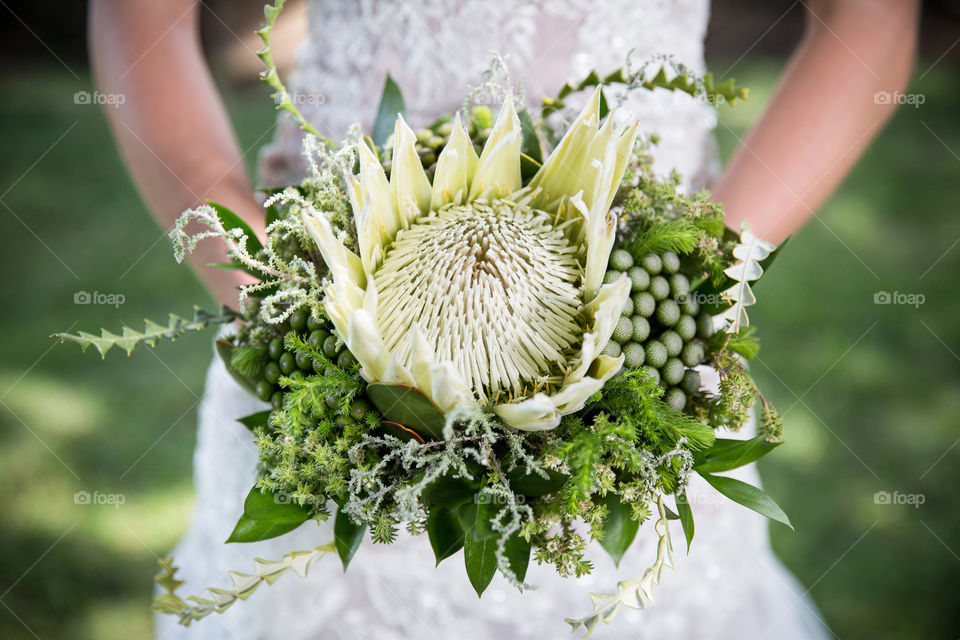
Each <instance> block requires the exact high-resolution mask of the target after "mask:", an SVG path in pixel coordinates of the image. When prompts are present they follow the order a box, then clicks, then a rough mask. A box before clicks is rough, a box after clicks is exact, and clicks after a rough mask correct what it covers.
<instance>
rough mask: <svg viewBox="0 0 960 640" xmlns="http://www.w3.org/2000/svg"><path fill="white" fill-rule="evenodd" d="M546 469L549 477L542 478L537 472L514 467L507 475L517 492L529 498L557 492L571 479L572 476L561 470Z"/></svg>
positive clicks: (512, 487) (511, 486)
mask: <svg viewBox="0 0 960 640" xmlns="http://www.w3.org/2000/svg"><path fill="white" fill-rule="evenodd" d="M545 471H546V472H547V476H549V477H547V478H542V477H540V476H539V475H537V474H536V473H529V474H527V473H524V470H523V469H520V468H515V469H513V470H512V471H510V472H509V473H507V474H506V476H507V480H508V481H509V482H510V488H511V489H513V490H514V492H515V493H519V494H521V495H524V496H527V497H528V498H539V497H540V496H545V495H547V494H548V493H556V492H557V491H559V490H560V489H561V488H562V487H563V485H564V484H566V482H567V480H569V479H570V476H568V475H566V474H563V473H560V472H559V471H551V470H550V469H545Z"/></svg>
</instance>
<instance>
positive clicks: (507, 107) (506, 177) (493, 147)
mask: <svg viewBox="0 0 960 640" xmlns="http://www.w3.org/2000/svg"><path fill="white" fill-rule="evenodd" d="M522 142H523V136H522V133H521V128H520V118H519V117H518V116H517V110H516V108H514V106H513V97H512V96H510V95H509V94H508V95H507V99H506V100H504V102H503V106H502V107H501V108H500V114H499V115H498V116H497V121H496V122H495V123H494V125H493V130H492V131H491V132H490V137H489V138H487V142H486V144H485V145H484V146H483V151H482V152H481V154H480V159H479V161H478V162H477V172H476V174H475V175H474V176H473V181H472V182H471V184H470V197H469V199H470V200H474V199H476V198H494V197H504V196H507V195H510V194H511V193H513V192H514V191H517V190H518V189H520V187H521V182H522V181H521V178H520V147H521V144H522Z"/></svg>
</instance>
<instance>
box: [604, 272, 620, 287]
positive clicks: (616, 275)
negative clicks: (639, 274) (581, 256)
mask: <svg viewBox="0 0 960 640" xmlns="http://www.w3.org/2000/svg"><path fill="white" fill-rule="evenodd" d="M622 276H623V274H622V273H620V272H619V271H614V270H613V269H611V270H610V271H607V272H606V273H605V274H603V284H613V283H614V282H616V281H617V280H619V279H620V278H621V277H622Z"/></svg>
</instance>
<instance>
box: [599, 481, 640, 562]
mask: <svg viewBox="0 0 960 640" xmlns="http://www.w3.org/2000/svg"><path fill="white" fill-rule="evenodd" d="M603 504H605V505H606V506H607V519H606V521H604V523H603V537H602V538H600V546H601V547H603V548H604V549H605V550H606V552H607V553H609V554H610V557H611V558H613V563H614V564H615V565H617V566H618V567H619V566H620V559H621V558H623V554H624V553H626V552H627V549H628V548H629V547H630V545H631V544H632V543H633V539H634V538H635V537H636V535H637V530H638V529H639V528H640V523H639V522H637V521H636V520H634V519H633V518H632V517H631V515H632V510H631V508H630V507H629V506H628V505H625V504H623V503H622V502H621V501H620V498H619V496H617V494H615V493H613V492H612V491H611V492H608V493H607V495H606V496H605V497H604V498H603Z"/></svg>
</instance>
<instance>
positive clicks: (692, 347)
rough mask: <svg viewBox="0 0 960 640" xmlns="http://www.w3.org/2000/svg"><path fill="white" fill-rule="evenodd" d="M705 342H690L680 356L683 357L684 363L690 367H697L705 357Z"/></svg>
mask: <svg viewBox="0 0 960 640" xmlns="http://www.w3.org/2000/svg"><path fill="white" fill-rule="evenodd" d="M704 355H705V354H704V352H703V344H701V343H699V342H688V343H687V344H686V345H684V347H683V353H682V355H681V356H680V357H681V358H682V359H683V364H685V365H687V366H688V367H695V366H697V365H698V364H700V363H701V362H703V358H704Z"/></svg>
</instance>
